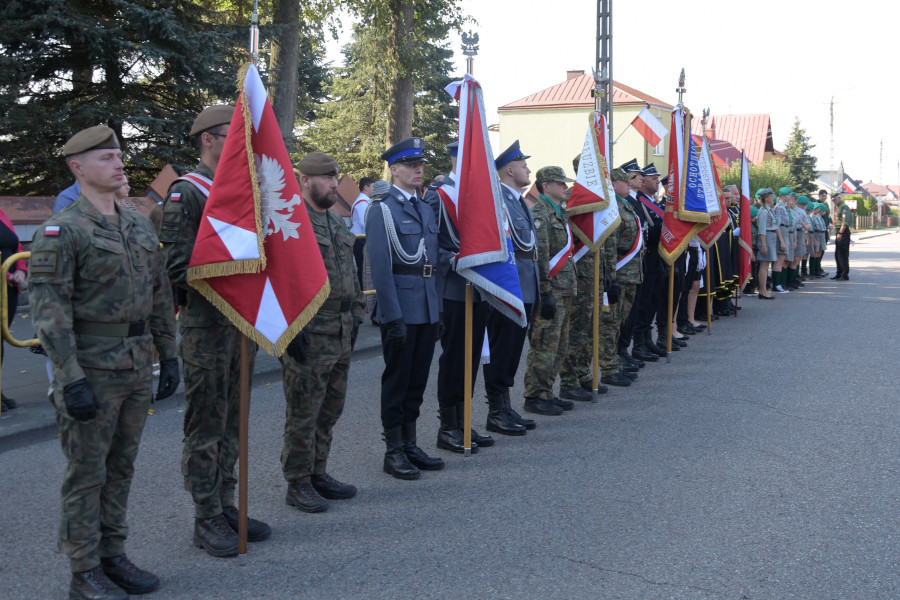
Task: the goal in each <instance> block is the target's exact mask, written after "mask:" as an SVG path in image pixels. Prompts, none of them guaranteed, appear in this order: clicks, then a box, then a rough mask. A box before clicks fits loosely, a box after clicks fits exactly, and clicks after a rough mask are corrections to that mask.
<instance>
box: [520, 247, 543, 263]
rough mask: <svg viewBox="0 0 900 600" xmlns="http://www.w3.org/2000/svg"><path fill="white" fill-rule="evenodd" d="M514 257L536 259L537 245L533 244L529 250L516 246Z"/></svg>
mask: <svg viewBox="0 0 900 600" xmlns="http://www.w3.org/2000/svg"><path fill="white" fill-rule="evenodd" d="M516 258H523V259H525V260H537V259H538V251H537V246H535V247H534V248H532V249H531V250H519V249H518V248H516Z"/></svg>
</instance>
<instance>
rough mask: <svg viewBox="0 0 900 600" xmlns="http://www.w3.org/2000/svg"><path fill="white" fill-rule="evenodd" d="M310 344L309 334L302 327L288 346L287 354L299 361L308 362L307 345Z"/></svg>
mask: <svg viewBox="0 0 900 600" xmlns="http://www.w3.org/2000/svg"><path fill="white" fill-rule="evenodd" d="M307 346H309V336H308V335H307V334H306V332H305V331H303V330H302V329H301V330H300V333H298V334H297V337H295V338H294V339H293V340H291V343H290V344H288V347H287V355H288V356H290V357H291V358H293V359H294V360H296V361H297V362H298V363H301V364H302V363H305V362H306V347H307Z"/></svg>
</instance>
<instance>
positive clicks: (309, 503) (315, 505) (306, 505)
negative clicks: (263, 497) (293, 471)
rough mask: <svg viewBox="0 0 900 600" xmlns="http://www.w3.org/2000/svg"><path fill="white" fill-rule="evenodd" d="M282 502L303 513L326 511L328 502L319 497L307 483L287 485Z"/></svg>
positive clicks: (300, 482) (311, 485) (314, 489)
mask: <svg viewBox="0 0 900 600" xmlns="http://www.w3.org/2000/svg"><path fill="white" fill-rule="evenodd" d="M284 501H285V502H286V503H287V505H288V506H293V507H294V508H297V509H299V510H302V511H303V512H308V513H320V512H325V511H326V510H328V500H326V499H325V498H323V497H322V496H321V495H319V492H318V491H316V488H314V487H313V484H312V483H310V482H309V481H298V482H295V483H289V484H288V489H287V493H286V494H285V496H284Z"/></svg>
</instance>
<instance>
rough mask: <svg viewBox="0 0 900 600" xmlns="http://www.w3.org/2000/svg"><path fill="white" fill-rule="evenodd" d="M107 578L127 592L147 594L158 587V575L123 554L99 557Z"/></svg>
mask: <svg viewBox="0 0 900 600" xmlns="http://www.w3.org/2000/svg"><path fill="white" fill-rule="evenodd" d="M100 567H101V568H102V569H103V572H104V573H106V576H107V577H109V580H110V581H112V582H113V583H114V584H116V585H117V586H119V587H120V588H122V589H123V590H124V591H125V592H127V593H129V594H149V593H150V592H152V591H154V590H155V589H156V588H158V587H159V577H157V576H156V575H154V574H153V573H151V572H150V571H145V570H144V569H141V568H140V567H138V566H137V565H136V564H134V563H133V562H131V561H130V560H128V557H127V556H125V555H124V554H120V555H118V556H110V557H107V558H101V559H100Z"/></svg>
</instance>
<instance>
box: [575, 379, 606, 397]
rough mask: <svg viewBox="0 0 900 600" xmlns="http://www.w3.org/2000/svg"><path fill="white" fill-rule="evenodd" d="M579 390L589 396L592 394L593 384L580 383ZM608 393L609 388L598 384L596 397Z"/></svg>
mask: <svg viewBox="0 0 900 600" xmlns="http://www.w3.org/2000/svg"><path fill="white" fill-rule="evenodd" d="M581 389H583V390H584V391H586V392H590V393H591V394H593V393H594V388H593V384H592V383H591V382H590V381H589V382H587V383H582V384H581ZM608 391H609V388H608V387H606V386H605V385H602V384H600V383H598V384H597V395H598V396H599V395H600V394H605V393H606V392H608Z"/></svg>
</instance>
